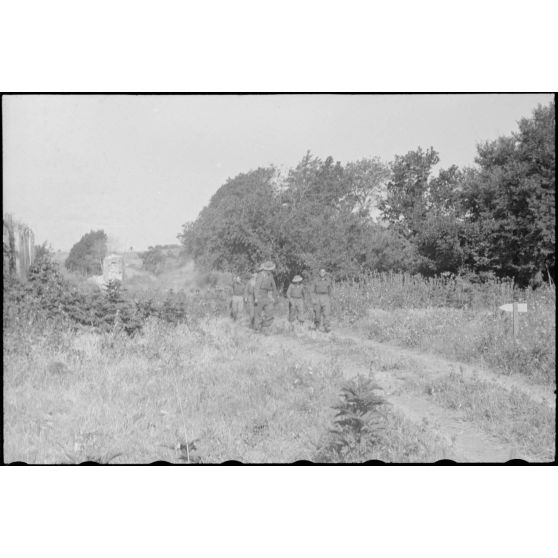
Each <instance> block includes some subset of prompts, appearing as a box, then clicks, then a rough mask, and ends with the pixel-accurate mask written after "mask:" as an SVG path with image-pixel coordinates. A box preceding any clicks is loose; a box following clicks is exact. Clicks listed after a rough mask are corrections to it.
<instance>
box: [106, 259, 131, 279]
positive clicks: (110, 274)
mask: <svg viewBox="0 0 558 558" xmlns="http://www.w3.org/2000/svg"><path fill="white" fill-rule="evenodd" d="M125 278H126V268H125V266H124V257H123V256H120V255H119V254H109V255H108V256H107V257H106V258H105V259H104V260H103V282H104V283H105V284H106V283H108V282H109V281H121V282H122V281H124V279H125Z"/></svg>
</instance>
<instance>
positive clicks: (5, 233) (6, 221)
mask: <svg viewBox="0 0 558 558" xmlns="http://www.w3.org/2000/svg"><path fill="white" fill-rule="evenodd" d="M2 244H3V262H2V263H3V267H4V272H8V273H9V274H10V275H15V276H17V277H18V278H19V279H26V278H27V271H28V270H29V268H30V267H31V264H32V263H33V262H34V261H35V235H34V233H33V231H32V230H31V229H30V228H29V227H28V226H27V225H25V224H23V223H19V222H18V221H15V220H14V219H13V218H12V216H11V215H4V217H3V230H2Z"/></svg>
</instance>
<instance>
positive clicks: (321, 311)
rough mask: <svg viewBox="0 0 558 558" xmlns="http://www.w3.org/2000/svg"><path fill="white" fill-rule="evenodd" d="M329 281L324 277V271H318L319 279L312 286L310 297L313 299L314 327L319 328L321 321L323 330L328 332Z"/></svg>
mask: <svg viewBox="0 0 558 558" xmlns="http://www.w3.org/2000/svg"><path fill="white" fill-rule="evenodd" d="M331 290H332V284H331V279H330V278H329V277H326V272H325V269H320V274H319V277H318V278H317V279H316V280H315V281H314V283H313V285H312V297H313V299H314V325H315V327H316V329H319V328H320V322H321V321H323V326H324V330H325V332H326V333H329V332H330V323H329V316H330V314H331Z"/></svg>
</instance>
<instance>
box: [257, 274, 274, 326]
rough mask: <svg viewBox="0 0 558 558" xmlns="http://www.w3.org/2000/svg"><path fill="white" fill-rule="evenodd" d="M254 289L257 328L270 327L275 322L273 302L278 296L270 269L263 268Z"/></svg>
mask: <svg viewBox="0 0 558 558" xmlns="http://www.w3.org/2000/svg"><path fill="white" fill-rule="evenodd" d="M254 291H255V292H254V302H255V315H254V326H255V329H256V330H260V329H262V328H268V327H270V326H271V323H272V322H273V302H274V299H276V298H277V287H276V285H275V280H274V279H273V275H271V272H270V271H268V270H262V271H260V272H259V273H258V276H257V277H256V285H255V287H254Z"/></svg>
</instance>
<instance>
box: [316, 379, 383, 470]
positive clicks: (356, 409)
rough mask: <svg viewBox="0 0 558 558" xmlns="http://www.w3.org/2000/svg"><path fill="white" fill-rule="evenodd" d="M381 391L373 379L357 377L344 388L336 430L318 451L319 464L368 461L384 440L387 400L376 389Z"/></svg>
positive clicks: (338, 409) (337, 406) (335, 421)
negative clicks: (375, 447)
mask: <svg viewBox="0 0 558 558" xmlns="http://www.w3.org/2000/svg"><path fill="white" fill-rule="evenodd" d="M378 389H381V388H380V386H379V385H377V384H376V383H374V381H373V380H372V379H371V378H366V377H364V376H357V378H356V379H353V380H351V381H350V382H348V383H347V384H346V385H345V386H343V387H342V389H341V401H340V403H338V404H337V405H335V406H334V407H333V408H334V409H335V410H336V411H337V413H336V415H335V419H334V421H333V422H334V428H333V429H332V430H330V436H329V439H328V440H327V442H326V444H325V445H324V446H323V447H322V448H321V449H320V451H319V452H318V461H325V462H327V461H336V462H343V463H358V462H363V461H366V460H367V458H368V456H369V454H370V452H371V450H372V448H373V446H374V445H376V444H377V443H378V442H379V441H380V440H381V437H380V433H381V430H382V429H383V426H384V420H383V419H384V416H383V414H382V412H381V408H382V407H383V406H384V405H386V403H387V401H386V400H385V399H384V398H383V397H382V396H380V395H377V394H376V393H374V390H378Z"/></svg>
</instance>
